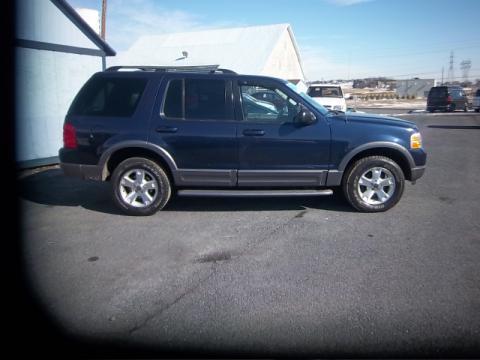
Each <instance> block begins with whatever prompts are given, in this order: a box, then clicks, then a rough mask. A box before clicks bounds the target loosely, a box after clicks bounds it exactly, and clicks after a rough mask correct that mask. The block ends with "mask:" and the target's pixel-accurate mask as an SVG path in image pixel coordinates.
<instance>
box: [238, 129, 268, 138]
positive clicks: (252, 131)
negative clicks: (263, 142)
mask: <svg viewBox="0 0 480 360" xmlns="http://www.w3.org/2000/svg"><path fill="white" fill-rule="evenodd" d="M243 135H245V136H263V135H265V130H261V129H245V130H243Z"/></svg>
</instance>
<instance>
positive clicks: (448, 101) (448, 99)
mask: <svg viewBox="0 0 480 360" xmlns="http://www.w3.org/2000/svg"><path fill="white" fill-rule="evenodd" d="M447 103H448V104H451V103H452V97H451V96H450V95H448V97H447Z"/></svg>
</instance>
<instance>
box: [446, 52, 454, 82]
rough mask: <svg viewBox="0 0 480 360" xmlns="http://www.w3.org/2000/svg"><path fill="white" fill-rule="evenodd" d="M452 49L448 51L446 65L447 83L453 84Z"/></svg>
mask: <svg viewBox="0 0 480 360" xmlns="http://www.w3.org/2000/svg"><path fill="white" fill-rule="evenodd" d="M453 58H454V55H453V51H451V52H450V66H449V67H448V73H447V83H449V84H453V80H454V79H455V73H454V71H453Z"/></svg>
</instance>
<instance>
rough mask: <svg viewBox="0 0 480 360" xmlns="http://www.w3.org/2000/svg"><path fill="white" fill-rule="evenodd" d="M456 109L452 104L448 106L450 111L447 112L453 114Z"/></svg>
mask: <svg viewBox="0 0 480 360" xmlns="http://www.w3.org/2000/svg"><path fill="white" fill-rule="evenodd" d="M456 108H457V106H456V105H455V104H452V105H451V106H450V110H449V111H450V112H455V110H456Z"/></svg>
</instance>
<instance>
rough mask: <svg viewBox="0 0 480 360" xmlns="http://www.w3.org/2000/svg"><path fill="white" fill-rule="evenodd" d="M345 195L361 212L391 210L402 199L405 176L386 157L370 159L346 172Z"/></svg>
mask: <svg viewBox="0 0 480 360" xmlns="http://www.w3.org/2000/svg"><path fill="white" fill-rule="evenodd" d="M342 187H343V192H344V194H345V197H346V198H347V200H348V202H349V203H350V204H351V205H352V206H353V207H354V208H355V209H357V210H359V211H362V212H380V211H386V210H388V209H390V208H392V207H393V206H394V205H395V204H396V203H397V202H398V201H399V200H400V198H401V197H402V194H403V190H404V187H405V176H404V174H403V171H402V169H401V168H400V166H398V164H397V163H396V162H395V161H393V160H392V159H390V158H387V157H385V156H369V157H365V158H363V159H360V160H358V161H357V162H355V163H354V164H353V165H352V166H350V168H349V169H348V170H347V172H346V174H345V176H344V179H343V183H342Z"/></svg>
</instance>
